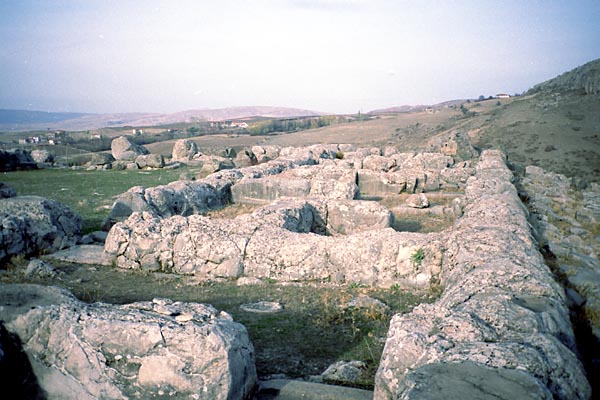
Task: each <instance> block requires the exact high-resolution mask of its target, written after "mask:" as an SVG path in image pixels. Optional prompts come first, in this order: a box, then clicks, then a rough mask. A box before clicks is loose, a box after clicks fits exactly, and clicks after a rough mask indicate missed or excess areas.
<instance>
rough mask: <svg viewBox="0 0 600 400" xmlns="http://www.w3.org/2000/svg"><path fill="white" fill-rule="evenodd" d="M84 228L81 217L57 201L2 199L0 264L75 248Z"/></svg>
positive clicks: (21, 197)
mask: <svg viewBox="0 0 600 400" xmlns="http://www.w3.org/2000/svg"><path fill="white" fill-rule="evenodd" d="M81 225H82V222H81V218H80V217H79V216H78V215H77V214H75V213H74V212H73V211H72V210H71V209H70V208H69V207H67V206H65V205H63V204H60V203H58V202H56V201H53V200H48V199H44V198H42V197H37V196H18V197H11V198H5V199H0V229H1V230H0V260H4V259H6V258H8V257H11V256H15V255H19V254H22V255H30V254H36V253H40V252H53V251H57V250H60V249H63V248H66V247H69V246H72V245H74V244H76V243H77V240H78V238H79V236H80V234H81Z"/></svg>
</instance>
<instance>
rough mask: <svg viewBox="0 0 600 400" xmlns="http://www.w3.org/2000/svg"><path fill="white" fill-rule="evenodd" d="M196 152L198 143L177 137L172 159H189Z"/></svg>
mask: <svg viewBox="0 0 600 400" xmlns="http://www.w3.org/2000/svg"><path fill="white" fill-rule="evenodd" d="M197 153H198V145H197V144H196V142H194V141H192V140H189V139H179V140H178V141H176V142H175V145H174V146H173V153H172V157H171V158H172V159H173V160H174V161H176V160H180V161H188V160H191V159H192V158H193V157H194V156H195V155H196V154H197Z"/></svg>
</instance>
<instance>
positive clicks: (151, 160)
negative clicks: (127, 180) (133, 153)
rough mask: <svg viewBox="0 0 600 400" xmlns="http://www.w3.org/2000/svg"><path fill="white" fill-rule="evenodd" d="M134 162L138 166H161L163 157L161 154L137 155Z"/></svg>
mask: <svg viewBox="0 0 600 400" xmlns="http://www.w3.org/2000/svg"><path fill="white" fill-rule="evenodd" d="M135 163H136V164H137V166H138V167H140V168H163V167H164V166H165V159H164V158H163V156H162V154H144V155H140V156H137V157H136V159H135Z"/></svg>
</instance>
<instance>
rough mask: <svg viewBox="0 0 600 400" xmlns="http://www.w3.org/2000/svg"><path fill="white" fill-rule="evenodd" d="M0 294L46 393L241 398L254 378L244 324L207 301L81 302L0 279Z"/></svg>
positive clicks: (3, 315)
mask: <svg viewBox="0 0 600 400" xmlns="http://www.w3.org/2000/svg"><path fill="white" fill-rule="evenodd" d="M0 299H2V300H1V307H0V319H2V320H4V321H5V323H6V327H7V329H8V330H9V331H10V332H12V333H14V334H16V335H18V337H19V338H20V340H21V342H22V343H23V348H24V350H25V351H26V353H27V355H28V357H29V360H30V362H31V365H32V368H33V372H34V373H35V375H36V377H37V379H38V382H39V385H40V386H41V388H42V389H44V390H45V391H46V392H47V394H48V396H49V398H77V399H97V398H111V399H124V398H138V399H145V398H150V397H155V396H158V395H160V394H161V393H166V394H171V395H175V394H176V395H177V396H178V398H196V399H206V400H208V399H246V398H248V396H249V395H250V393H251V392H252V390H253V389H254V386H255V385H256V370H255V362H254V348H253V346H252V343H250V340H249V338H248V334H247V332H246V329H245V328H244V327H243V326H242V325H240V324H238V323H236V322H233V320H232V318H231V316H229V315H228V314H226V313H223V312H221V313H219V312H218V311H217V310H216V309H215V308H214V307H212V306H210V305H204V304H196V303H181V302H172V301H170V300H168V299H155V300H154V301H147V302H137V303H132V304H126V305H122V306H117V305H109V304H102V303H94V304H85V303H82V302H80V301H78V300H76V299H75V298H74V297H73V296H72V295H70V293H68V292H66V291H65V290H62V289H58V288H54V287H44V286H38V285H0Z"/></svg>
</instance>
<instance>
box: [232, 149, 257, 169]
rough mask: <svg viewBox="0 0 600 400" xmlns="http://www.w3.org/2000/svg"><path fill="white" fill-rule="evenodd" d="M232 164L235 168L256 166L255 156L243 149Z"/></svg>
mask: <svg viewBox="0 0 600 400" xmlns="http://www.w3.org/2000/svg"><path fill="white" fill-rule="evenodd" d="M233 163H234V164H235V166H236V167H237V168H241V167H250V166H252V165H256V164H258V160H257V159H256V156H255V155H254V153H253V152H252V150H250V149H245V150H243V151H240V152H239V153H237V155H236V156H235V159H234V160H233Z"/></svg>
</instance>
